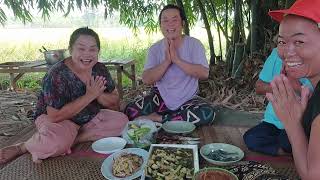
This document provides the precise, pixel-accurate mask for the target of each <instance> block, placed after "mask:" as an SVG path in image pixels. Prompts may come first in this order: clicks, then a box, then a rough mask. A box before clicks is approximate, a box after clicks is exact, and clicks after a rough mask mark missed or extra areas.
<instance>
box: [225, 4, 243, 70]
mask: <svg viewBox="0 0 320 180" xmlns="http://www.w3.org/2000/svg"><path fill="white" fill-rule="evenodd" d="M241 1H242V0H235V4H234V19H233V29H232V42H231V47H232V48H230V47H229V50H232V52H228V53H231V55H230V56H229V59H227V68H228V74H229V75H230V74H231V75H232V66H233V60H234V58H233V57H235V56H234V53H235V51H234V50H235V44H236V43H239V42H241V37H240V36H241V32H240V31H241V28H240V26H241V24H242V23H241V22H240V20H241V19H240V16H241V10H240V9H241Z"/></svg>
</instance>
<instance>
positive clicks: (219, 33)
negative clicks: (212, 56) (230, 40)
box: [217, 26, 222, 62]
mask: <svg viewBox="0 0 320 180" xmlns="http://www.w3.org/2000/svg"><path fill="white" fill-rule="evenodd" d="M217 28H218V37H219V57H218V56H217V57H218V58H217V61H219V62H221V61H222V44H221V31H220V28H219V26H218V27H217Z"/></svg>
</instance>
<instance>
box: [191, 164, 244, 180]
mask: <svg viewBox="0 0 320 180" xmlns="http://www.w3.org/2000/svg"><path fill="white" fill-rule="evenodd" d="M193 179H194V180H238V177H237V176H236V175H235V174H233V173H232V172H230V171H228V170H226V169H222V168H216V167H210V168H204V169H200V170H199V171H198V172H196V173H195V174H194V176H193Z"/></svg>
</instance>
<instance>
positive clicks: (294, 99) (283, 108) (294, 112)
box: [266, 74, 310, 126]
mask: <svg viewBox="0 0 320 180" xmlns="http://www.w3.org/2000/svg"><path fill="white" fill-rule="evenodd" d="M271 87H272V93H267V94H266V96H267V98H268V100H269V101H270V102H271V103H272V106H273V109H274V111H275V113H276V115H277V117H278V118H279V119H280V120H281V121H282V122H283V123H284V125H285V126H286V125H289V124H290V125H293V124H300V121H301V119H302V115H303V112H304V111H305V109H306V107H307V103H308V96H309V93H310V90H309V88H307V87H304V86H303V87H302V89H301V96H300V97H299V96H298V95H297V94H296V93H295V90H294V89H293V87H292V85H291V83H290V82H289V80H288V78H287V77H286V76H285V75H283V74H281V75H280V76H277V77H275V78H274V80H273V81H272V82H271Z"/></svg>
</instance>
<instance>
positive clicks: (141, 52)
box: [0, 28, 218, 90]
mask: <svg viewBox="0 0 320 180" xmlns="http://www.w3.org/2000/svg"><path fill="white" fill-rule="evenodd" d="M73 30H74V29H71V28H42V29H41V28H38V29H34V28H23V29H14V28H11V29H9V28H2V29H0V63H3V62H17V61H32V60H39V59H44V57H43V54H42V53H41V52H40V51H39V49H41V47H42V46H44V47H46V48H47V49H67V47H68V41H69V36H70V34H71V33H72V31H73ZM94 30H95V31H96V32H97V33H98V34H99V36H100V40H101V52H100V57H101V58H104V59H110V58H133V59H135V60H136V67H137V68H136V69H137V75H138V76H139V75H140V74H141V72H142V69H143V64H144V61H145V57H146V53H147V49H148V48H149V47H150V45H151V44H153V43H154V42H156V41H157V40H159V39H161V38H162V36H161V34H160V33H159V32H158V33H154V34H150V35H148V34H146V33H145V32H144V31H143V30H140V31H139V32H138V33H137V35H134V33H133V32H132V31H131V30H130V29H127V28H96V29H94ZM191 35H192V36H194V37H196V38H198V39H200V40H201V41H202V42H203V44H204V45H205V47H206V48H207V49H208V45H207V43H206V32H205V30H204V29H203V28H196V29H194V30H193V31H191ZM216 37H217V36H216ZM216 44H218V43H216ZM216 48H217V46H216ZM216 52H218V51H216ZM207 55H208V57H209V50H207ZM43 76H44V73H28V74H26V75H24V76H23V77H22V78H21V79H20V80H19V81H18V82H17V85H18V87H19V88H28V89H31V90H36V89H39V88H40V84H41V79H42V77H43ZM128 84H130V83H129V80H128V79H126V78H125V79H124V86H126V85H128ZM8 86H9V76H8V75H6V74H0V89H6V88H8Z"/></svg>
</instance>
